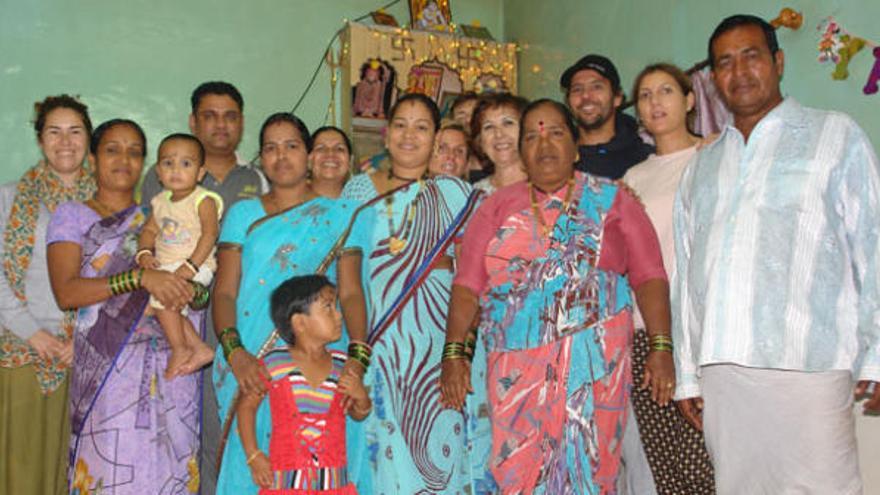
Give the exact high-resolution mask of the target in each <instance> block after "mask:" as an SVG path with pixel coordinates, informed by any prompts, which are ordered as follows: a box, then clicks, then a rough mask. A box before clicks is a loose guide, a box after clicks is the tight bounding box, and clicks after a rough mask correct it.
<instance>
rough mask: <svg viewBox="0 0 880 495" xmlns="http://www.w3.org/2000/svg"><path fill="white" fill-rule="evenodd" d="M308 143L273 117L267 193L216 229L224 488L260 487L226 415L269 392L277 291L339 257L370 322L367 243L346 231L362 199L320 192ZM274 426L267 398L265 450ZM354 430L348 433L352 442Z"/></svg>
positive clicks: (352, 301) (265, 138) (351, 311)
mask: <svg viewBox="0 0 880 495" xmlns="http://www.w3.org/2000/svg"><path fill="white" fill-rule="evenodd" d="M310 148H311V143H310V140H309V132H308V130H307V129H306V126H305V125H304V124H303V123H302V121H300V120H299V119H298V118H296V117H295V116H293V115H292V114H289V113H277V114H274V115H272V116H270V117H269V118H268V119H267V120H266V121H265V122H264V124H263V127H262V129H261V130H260V159H261V161H262V164H263V170H264V171H265V173H266V176H267V177H268V178H269V181H270V182H271V184H272V188H271V191H270V192H269V193H268V194H266V195H264V196H262V197H260V198H255V199H250V200H244V201H239V202H238V203H236V204H235V205H234V206H233V207H232V208H230V210H229V212H228V214H227V215H226V218H225V219H224V222H223V228H222V230H221V233H220V239H219V250H218V261H219V263H218V270H217V281H216V285H215V288H214V305H213V316H214V327H215V331H216V332H217V335H218V337H219V340H220V343H221V345H220V348H219V349H218V351H217V356H218V359H215V360H214V386H215V388H216V390H217V400H218V402H219V411H220V420H221V422H225V423H226V424H224V433H225V434H227V435H228V436H227V442H226V445H225V449H222V448H221V452H223V454H222V455H223V458H222V464H221V466H220V475H219V479H218V483H217V493H218V494H236V495H237V494H241V493H257V491H258V487H257V486H256V485H255V484H253V482H252V481H251V475H250V471H249V470H248V466H247V458H246V456H245V453H244V451H243V449H242V445H241V441H240V439H239V436H238V434H237V427H236V425H235V422H234V421H229V419H230V418H231V416H230V414H229V413H230V411H231V410H234V401H235V397H236V393H237V389H238V387H241V388H242V389H243V390H245V391H248V392H251V391H252V392H259V391H263V390H264V387H263V384H262V380H263V378H268V373H267V371H266V369H265V368H264V367H263V366H262V365H260V364H259V361H258V357H260V356H261V355H262V354H264V353H265V351H267V350H269V349H271V348H273V347H276V340H277V336H276V335H275V334H274V326H273V324H272V320H271V318H270V314H269V296H270V294H271V293H272V291H273V290H274V289H275V288H276V287H278V286H279V285H280V284H281V283H282V282H284V281H285V280H287V279H289V278H290V277H293V276H296V275H306V274H312V273H318V272H324V273H327V274H328V275H329V276H330V278H331V279H334V280H335V279H336V278H337V277H336V275H335V271H336V270H335V266H334V265H335V260H336V258H337V257H340V260H341V261H340V269H339V272H340V277H339V278H340V280H339V282H338V284H337V285H338V287H339V294H340V300H341V301H342V303H343V314H344V316H345V320H346V323H347V325H349V326H350V327H351V326H358V325H360V326H363V325H365V318H366V310H365V308H364V306H363V302H364V296H363V292H362V290H361V288H360V287H361V286H360V258H361V256H360V254H361V250H362V248H363V246H364V245H365V244H366V242H365V241H362V240H360V239H358V238H357V237H356V236H347V233H348V226H349V222H350V220H351V219H352V218H353V216H354V215H355V213H356V210H357V206H358V202H356V201H351V200H338V199H329V198H325V197H321V196H318V195H317V194H315V193H314V192H313V191H312V190H311V188H310V187H309V185H308V179H307V165H306V164H307V159H308V152H309V150H310ZM368 216H369V214H367V215H359V219H361V221H363V222H364V223H365V224H366V225H369V224H370V223H371V222H370V219H369V218H368ZM361 331H363V330H361ZM343 340H346V338H345V336H343ZM346 344H347V342H338V343H337V344H336V345H335V346H334V347H336V348H341V349H344V348H345V345H346ZM219 356H223V357H222V358H220V357H219ZM270 427H271V417H270V414H269V407H268V401H264V402H263V405H262V406H261V407H260V409H259V411H258V413H257V422H256V430H257V440H258V444H259V447H260V449H261V450H263V451H264V452H267V451H268V442H269V432H270ZM357 436H359V435H358V434H357V433H355V434H352V433H351V430H349V438H352V437H357ZM221 447H222V446H221ZM349 457H350V458H352V459H354V460H356V458H354V456H352V455H350V456H349Z"/></svg>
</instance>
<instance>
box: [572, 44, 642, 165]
mask: <svg viewBox="0 0 880 495" xmlns="http://www.w3.org/2000/svg"><path fill="white" fill-rule="evenodd" d="M559 84H560V85H561V86H562V88H563V89H564V90H565V100H566V102H567V103H568V106H569V108H571V111H572V112H573V113H574V115H575V117H576V118H577V121H578V127H579V128H580V138H579V139H578V152H579V155H580V159H579V160H578V163H577V164H576V165H575V167H576V168H577V169H578V170H580V171H582V172H589V173H591V174H593V175H599V176H602V177H608V178H609V179H619V178H621V177H623V174H624V173H626V171H627V169H628V168H630V167H632V166H633V165H635V164H637V163H639V162H641V161H644V160H645V158H647V157H648V155H649V154H651V153H653V152H654V148H653V147H652V146H651V145H649V144H647V143H645V142H644V141H642V140H641V138H640V137H639V135H638V132H637V130H638V125H637V124H636V121H635V119H633V118H632V117H630V116H629V115H626V114H624V113H622V112H618V109H619V108H620V105H621V103H623V99H624V95H623V91H622V90H621V87H620V76H619V75H618V74H617V69H616V68H615V67H614V64H612V63H611V61H610V60H608V59H607V58H605V57H603V56H601V55H595V54H591V55H587V56H585V57H584V58H582V59H580V60H578V61H577V63H575V64H574V65H572V66H571V67H569V68H568V69H566V70H565V72H564V73H563V74H562V77H561V78H560V79H559Z"/></svg>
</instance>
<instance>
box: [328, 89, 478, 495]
mask: <svg viewBox="0 0 880 495" xmlns="http://www.w3.org/2000/svg"><path fill="white" fill-rule="evenodd" d="M389 115H390V120H389V124H388V132H387V137H386V142H385V145H386V147H387V148H388V153H389V156H390V162H391V165H390V169H389V170H388V171H377V172H375V173H373V174H369V175H368V174H363V175H359V176H357V177H355V178H353V179H352V180H351V181H349V183H348V184H347V185H346V187H345V189H344V190H343V193H342V197H343V198H355V199H362V200H367V201H368V202H367V208H368V209H372V210H374V211H375V213H376V222H375V226H374V227H373V228H372V229H370V232H369V235H370V236H371V247H370V249H368V250H365V251H364V256H365V259H366V260H367V264H368V268H367V269H368V271H369V280H370V296H369V307H370V317H369V321H370V325H369V328H370V331H369V333H367V334H363V335H357V334H356V333H355V332H354V331H352V330H351V329H350V331H349V334H350V336H351V338H352V339H354V340H363V341H365V342H367V343H368V344H369V345H370V346H372V364H370V366H369V368H368V369H367V371H366V375H365V377H364V383H365V384H366V385H367V386H368V387H370V388H371V391H370V394H371V399H372V400H373V413H372V414H371V415H370V416H369V417H367V418H366V419H365V420H364V423H363V425H364V428H365V430H366V444H367V452H368V455H369V466H368V467H369V469H368V470H366V471H361V472H360V473H358V475H357V487H358V491H359V492H360V493H364V494H370V493H399V494H406V495H410V494H413V493H444V494H445V493H449V494H454V493H467V492H468V491H470V493H486V492H491V491H492V484H491V481H490V479H489V478H487V474H486V473H487V469H486V466H485V464H484V463H485V460H486V459H487V458H488V448H489V436H488V435H489V430H488V421H487V414H486V412H485V409H483V410H482V411H480V410H479V405H478V403H479V402H480V401H481V400H482V399H484V398H485V394H484V393H483V394H475V395H474V396H473V398H474V399H475V400H474V401H472V403H471V404H469V405H468V406H469V407H468V408H466V409H465V414H462V412H460V411H458V410H454V409H444V408H443V406H442V405H441V403H440V394H439V389H438V386H437V383H438V379H439V377H440V355H441V351H442V348H443V342H444V339H445V335H444V330H443V329H444V324H445V317H446V310H447V305H448V303H449V290H450V285H451V283H452V269H453V256H452V253H453V250H452V249H451V241H452V239H453V238H454V237H455V234H456V232H457V231H458V229H459V228H460V227H461V225H462V223H463V222H464V220H465V219H466V218H467V216H468V214H469V213H470V211H471V210H472V209H473V207H474V196H473V195H472V194H471V188H470V186H469V185H468V184H466V183H464V182H462V181H460V180H459V179H457V178H453V177H446V176H438V177H436V178H433V179H428V178H427V167H428V160H429V158H430V154H431V151H432V147H433V144H434V135H435V133H436V131H437V129H438V127H439V121H440V118H439V112H438V111H437V107H436V105H435V104H434V102H433V101H431V100H430V99H428V98H426V97H424V96H422V95H418V94H408V95H405V96H403V97H402V98H400V99H399V100H398V102H397V103H396V104H395V105H394V107H393V108H392V110H391V112H390V114H389ZM354 230H355V231H358V232H361V231H363V230H364V229H363V228H362V226H361V225H359V224H358V223H356V224H355V227H354ZM350 361H351V360H350ZM480 412H482V414H480ZM481 440H483V441H482V442H481Z"/></svg>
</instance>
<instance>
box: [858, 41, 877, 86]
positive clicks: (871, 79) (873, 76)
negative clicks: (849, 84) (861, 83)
mask: <svg viewBox="0 0 880 495" xmlns="http://www.w3.org/2000/svg"><path fill="white" fill-rule="evenodd" d="M873 53H874V67H873V68H871V73H870V74H868V83H867V84H865V87H864V89H862V91H863V92H864V93H865V94H866V95H874V94H877V90H878V87H877V83H878V82H880V46H878V47H875V48H874V50H873Z"/></svg>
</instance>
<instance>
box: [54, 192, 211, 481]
mask: <svg viewBox="0 0 880 495" xmlns="http://www.w3.org/2000/svg"><path fill="white" fill-rule="evenodd" d="M145 218H146V215H145V213H144V212H143V211H142V210H141V209H140V208H138V207H132V208H129V209H127V210H125V211H122V212H120V213H118V214H116V215H114V216H111V217H107V218H103V219H102V218H99V216H98V215H97V214H96V213H95V212H94V211H93V210H91V209H90V208H89V207H87V206H85V205H84V204H82V203H66V204H64V205H61V206H59V207H58V209H57V210H56V212H55V214H54V215H53V216H52V221H51V223H50V225H49V231H48V234H47V242H48V243H49V244H52V243H55V242H71V243H75V244H78V245H79V246H80V248H81V249H82V257H81V259H82V264H81V272H80V273H81V275H82V276H83V277H88V278H93V277H105V276H108V275H111V274H114V273H117V272H120V271H123V270H127V269H130V268H133V267H134V261H133V258H134V252H135V250H136V249H137V236H138V233H139V231H140V229H141V227H142V225H143V223H144V220H145ZM147 300H148V294H147V293H146V292H145V291H137V292H133V293H130V294H124V295H120V296H116V297H113V298H110V299H108V300H106V301H102V302H100V303H97V304H94V305H92V306H89V307H86V308H80V310H79V312H78V314H77V322H76V329H75V331H74V361H73V366H72V373H71V382H70V419H71V425H72V436H71V444H70V475H69V479H70V488H71V493H72V494H86V493H100V494H104V495H108V494H112V495H121V494H128V493H132V494H134V493H137V494H144V493H151V494H153V493H155V494H183V493H195V492H196V491H197V490H198V483H199V473H198V451H199V408H200V403H199V397H200V394H199V380H198V374H191V375H186V376H182V377H177V378H175V379H173V380H170V381H166V380H165V379H164V378H163V373H162V372H163V370H164V369H165V365H166V361H167V359H168V356H169V352H170V351H169V346H168V342H167V341H166V340H165V337H164V335H163V333H162V330H161V328H160V327H159V325H158V323H157V322H156V320H155V319H153V318H148V317H143V312H144V308H145V307H146V304H147ZM190 319H191V321H192V322H193V325H194V326H195V327H196V328H201V324H202V314H201V313H191V314H190Z"/></svg>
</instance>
